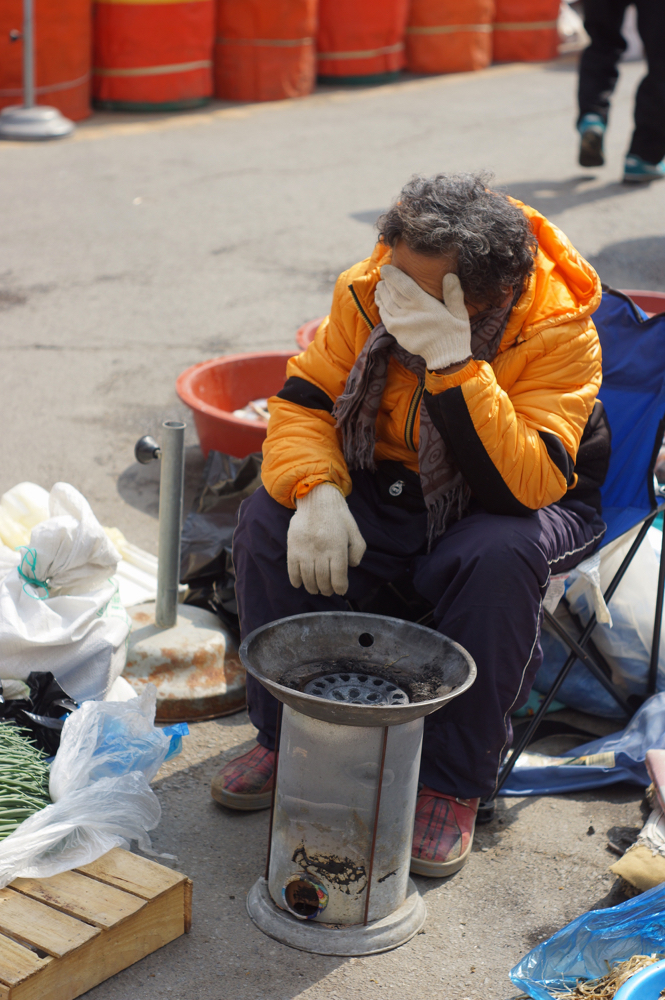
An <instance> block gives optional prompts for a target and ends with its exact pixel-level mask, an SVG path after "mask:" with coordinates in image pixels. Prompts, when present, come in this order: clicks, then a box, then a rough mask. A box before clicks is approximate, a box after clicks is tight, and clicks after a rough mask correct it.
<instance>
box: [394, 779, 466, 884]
mask: <svg viewBox="0 0 665 1000" xmlns="http://www.w3.org/2000/svg"><path fill="white" fill-rule="evenodd" d="M479 802H480V799H456V798H455V797H454V796H452V795H442V794H441V792H435V791H434V790H433V789H432V788H423V789H422V791H420V792H419V793H418V801H417V802H416V822H415V824H414V829H413V847H412V848H411V871H412V872H413V873H414V874H415V875H429V876H430V878H444V877H445V876H446V875H452V874H453V873H454V872H456V871H459V869H460V868H461V867H462V866H463V865H464V864H465V863H466V861H467V858H468V857H469V854H470V853H471V845H472V844H473V833H474V830H475V826H476V814H477V812H478V803H479Z"/></svg>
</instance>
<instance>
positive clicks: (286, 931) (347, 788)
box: [240, 611, 476, 955]
mask: <svg viewBox="0 0 665 1000" xmlns="http://www.w3.org/2000/svg"><path fill="white" fill-rule="evenodd" d="M240 657H241V659H242V662H243V664H244V666H245V668H246V669H247V670H248V671H249V673H251V674H252V675H253V676H254V677H255V678H256V679H257V680H258V681H260V682H261V683H262V684H263V685H264V686H265V687H266V688H267V689H268V690H269V691H270V692H271V693H272V694H273V695H274V696H275V697H276V698H277V699H278V700H279V702H280V708H281V712H280V716H281V720H280V721H281V726H280V733H281V735H280V743H279V753H278V755H277V761H276V774H275V791H274V799H273V807H272V812H271V829H270V841H269V852H268V861H267V865H266V875H265V877H264V878H260V879H259V880H258V881H257V882H256V884H255V885H254V886H253V888H252V889H251V890H250V893H249V896H248V899H247V908H248V912H249V915H250V917H251V918H252V920H253V921H254V923H255V924H256V925H257V926H258V927H259V928H260V929H261V930H262V931H264V932H265V933H266V934H268V935H270V937H273V938H275V939H276V940H278V941H281V942H282V943H284V944H288V945H291V946H292V947H294V948H300V949H302V950H303V951H311V952H315V953H318V954H324V955H367V954H372V953H375V952H380V951H386V950H388V949H390V948H395V947H397V946H398V945H400V944H404V942H406V941H408V940H409V938H411V937H412V936H413V935H414V934H416V933H417V931H418V930H420V928H421V927H422V925H423V923H424V922H425V917H426V910H425V904H424V902H423V900H422V899H421V897H420V895H419V893H418V891H417V889H416V887H415V885H414V883H413V882H412V881H411V879H410V878H409V865H410V857H411V840H412V836H413V821H414V813H415V805H416V795H417V791H418V769H419V764H420V753H421V748H422V737H423V725H424V717H425V716H426V715H429V714H430V713H431V712H435V711H436V710H437V709H438V708H441V707H442V706H443V705H445V704H446V702H448V701H450V700H451V699H453V698H455V697H457V696H458V695H460V694H461V693H462V692H463V691H465V690H466V689H467V688H468V687H470V685H471V684H472V683H473V681H474V679H475V676H476V668H475V664H474V662H473V660H472V659H471V657H470V656H469V654H468V653H467V652H466V651H465V650H464V649H462V647H461V646H459V645H457V643H454V642H452V640H450V639H447V638H446V637H445V636H443V635H441V634H440V633H439V632H435V631H433V630H432V629H428V628H424V627H423V626H421V625H416V624H413V623H411V622H405V621H401V620H398V619H395V618H384V617H381V616H379V615H365V614H358V613H355V612H342V611H332V612H321V613H312V614H304V615H295V616H294V617H291V618H284V619H282V620H280V621H277V622H273V623H271V624H270V625H266V626H264V627H263V628H260V629H257V630H256V631H255V632H253V633H252V634H251V635H249V636H248V637H247V639H245V641H244V642H243V644H242V646H241V648H240Z"/></svg>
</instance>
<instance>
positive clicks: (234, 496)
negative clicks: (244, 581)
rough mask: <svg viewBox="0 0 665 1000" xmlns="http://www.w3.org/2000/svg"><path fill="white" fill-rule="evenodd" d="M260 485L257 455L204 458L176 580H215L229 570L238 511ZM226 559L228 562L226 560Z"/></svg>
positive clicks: (181, 548)
mask: <svg viewBox="0 0 665 1000" xmlns="http://www.w3.org/2000/svg"><path fill="white" fill-rule="evenodd" d="M260 485H261V455H260V454H253V455H248V456H247V458H232V457H231V456H230V455H224V454H223V453H222V452H221V451H211V452H210V453H209V455H208V460H207V461H206V464H205V468H204V469H203V479H202V482H201V487H200V489H199V492H198V495H197V497H196V499H195V501H194V504H193V505H192V509H191V511H190V512H189V514H188V515H187V519H186V521H185V526H184V528H183V529H182V540H181V543H180V580H181V582H182V583H189V582H190V581H192V580H201V579H202V578H204V577H208V578H210V579H211V580H216V579H218V578H219V577H220V576H222V575H224V574H226V572H227V570H228V568H229V565H230V563H229V559H230V556H231V546H232V543H233V532H234V531H235V527H236V524H237V522H238V508H239V507H240V504H241V503H242V501H243V500H244V499H245V497H248V496H251V494H252V493H253V492H254V491H255V490H256V489H258V487H259V486H260ZM227 556H228V557H229V559H227Z"/></svg>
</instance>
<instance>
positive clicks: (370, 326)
mask: <svg viewBox="0 0 665 1000" xmlns="http://www.w3.org/2000/svg"><path fill="white" fill-rule="evenodd" d="M349 291H350V292H351V294H352V295H353V301H354V302H355V304H356V306H357V308H358V312H359V313H360V315H361V316H362V318H363V319H364V320H365V322H366V323H367V326H368V327H369V330H370V333H371V331H372V330H373V329H374V325H373V323H372V321H371V319H370V318H369V316H368V315H367V313H366V312H365V310H364V309H363V307H362V306H361V305H360V299H359V298H358V296H357V295H356V290H355V288H354V287H353V285H349Z"/></svg>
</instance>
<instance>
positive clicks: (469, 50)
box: [406, 0, 494, 73]
mask: <svg viewBox="0 0 665 1000" xmlns="http://www.w3.org/2000/svg"><path fill="white" fill-rule="evenodd" d="M493 18H494V0H411V7H410V10H409V23H408V25H407V29H406V65H407V69H410V70H411V72H412V73H464V72H467V71H469V70H476V69H484V68H485V66H489V64H490V63H491V61H492V20H493Z"/></svg>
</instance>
